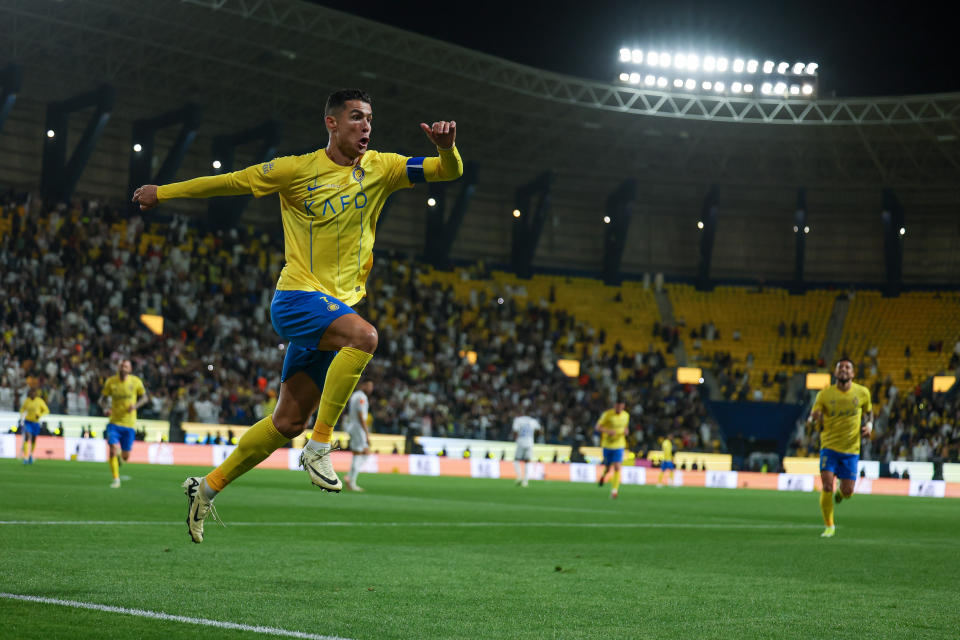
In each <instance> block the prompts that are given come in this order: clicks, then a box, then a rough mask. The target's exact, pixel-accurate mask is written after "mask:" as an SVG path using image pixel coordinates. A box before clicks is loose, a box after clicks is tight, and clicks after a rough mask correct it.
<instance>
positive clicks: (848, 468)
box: [820, 449, 860, 480]
mask: <svg viewBox="0 0 960 640" xmlns="http://www.w3.org/2000/svg"><path fill="white" fill-rule="evenodd" d="M859 462H860V454H859V453H840V452H839V451H834V450H833V449H820V471H831V472H832V473H833V475H835V476H837V477H838V478H840V479H841V480H856V479H857V463H859Z"/></svg>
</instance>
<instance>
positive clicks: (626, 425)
mask: <svg viewBox="0 0 960 640" xmlns="http://www.w3.org/2000/svg"><path fill="white" fill-rule="evenodd" d="M624 406H625V404H624V402H623V400H620V399H619V398H618V399H617V401H616V402H615V403H614V405H613V409H607V410H606V411H604V412H603V413H602V414H600V419H599V420H597V424H596V426H594V431H595V432H596V433H599V434H600V446H601V447H603V471H602V472H601V473H600V481H599V482H597V485H598V486H600V487H602V486H603V483H604V482H606V480H607V474H608V473H610V469H611V468H612V469H613V482H612V483H611V484H610V497H611V498H616V497H617V495H618V494H619V492H620V468H621V465H622V464H623V450H624V449H626V447H627V433H628V432H629V431H630V414H629V413H627V412H626V411H624Z"/></svg>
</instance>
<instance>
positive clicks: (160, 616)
mask: <svg viewBox="0 0 960 640" xmlns="http://www.w3.org/2000/svg"><path fill="white" fill-rule="evenodd" d="M0 598H6V599H8V600H23V601H25V602H36V603H39V604H55V605H60V606H62V607H72V608H74V609H92V610H94V611H105V612H106V613H123V614H126V615H129V616H137V617H139V618H153V619H154V620H170V621H171V622H184V623H186V624H198V625H201V626H204V627H217V628H219V629H232V630H235V631H252V632H253V633H268V634H270V635H274V636H285V637H287V638H304V639H306V640H348V639H347V638H341V637H339V636H319V635H316V634H314V633H304V632H302V631H289V630H287V629H278V628H277V627H263V626H256V627H255V626H251V625H248V624H240V623H238V622H224V621H222V620H208V619H207V618H188V617H186V616H174V615H170V614H169V613H163V612H161V611H146V610H145V609H127V608H126V607H111V606H109V605H105V604H96V603H94V602H77V601H76V600H58V599H57V598H41V597H39V596H25V595H20V594H17V593H3V592H0Z"/></svg>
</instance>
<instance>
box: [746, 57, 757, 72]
mask: <svg viewBox="0 0 960 640" xmlns="http://www.w3.org/2000/svg"><path fill="white" fill-rule="evenodd" d="M758 66H760V63H759V62H757V61H756V60H748V61H747V73H756V72H757V67H758Z"/></svg>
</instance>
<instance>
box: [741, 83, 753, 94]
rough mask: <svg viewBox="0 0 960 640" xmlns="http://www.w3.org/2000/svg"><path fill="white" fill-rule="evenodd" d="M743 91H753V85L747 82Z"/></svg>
mask: <svg viewBox="0 0 960 640" xmlns="http://www.w3.org/2000/svg"><path fill="white" fill-rule="evenodd" d="M743 92H744V93H753V85H752V84H750V83H749V82H748V83H747V84H745V85H743Z"/></svg>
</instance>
